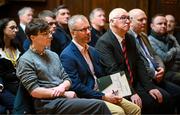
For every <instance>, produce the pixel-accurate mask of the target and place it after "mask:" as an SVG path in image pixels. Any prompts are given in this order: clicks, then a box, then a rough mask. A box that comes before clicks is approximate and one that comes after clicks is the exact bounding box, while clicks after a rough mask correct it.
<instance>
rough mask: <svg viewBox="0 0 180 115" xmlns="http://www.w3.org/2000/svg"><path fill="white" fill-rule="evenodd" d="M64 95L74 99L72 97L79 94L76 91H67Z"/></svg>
mask: <svg viewBox="0 0 180 115" xmlns="http://www.w3.org/2000/svg"><path fill="white" fill-rule="evenodd" d="M64 97H66V98H69V99H72V98H76V97H77V95H76V93H75V92H74V91H66V92H65V93H64Z"/></svg>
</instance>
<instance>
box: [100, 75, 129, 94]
mask: <svg viewBox="0 0 180 115" xmlns="http://www.w3.org/2000/svg"><path fill="white" fill-rule="evenodd" d="M97 83H98V87H99V90H100V91H101V92H103V93H112V94H114V95H119V96H122V97H124V96H128V95H131V94H132V93H131V90H130V87H129V83H128V81H127V78H126V75H125V73H124V71H122V72H118V73H115V74H112V75H108V76H103V77H101V78H98V79H97Z"/></svg>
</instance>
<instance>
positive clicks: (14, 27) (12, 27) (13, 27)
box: [8, 26, 19, 30]
mask: <svg viewBox="0 0 180 115" xmlns="http://www.w3.org/2000/svg"><path fill="white" fill-rule="evenodd" d="M8 28H10V29H11V30H15V29H16V30H19V29H18V27H17V26H10V27H8Z"/></svg>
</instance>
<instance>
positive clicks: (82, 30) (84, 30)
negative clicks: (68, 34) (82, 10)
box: [74, 27, 92, 32]
mask: <svg viewBox="0 0 180 115" xmlns="http://www.w3.org/2000/svg"><path fill="white" fill-rule="evenodd" d="M87 30H89V31H91V30H92V27H87V28H82V29H74V31H80V32H86V31H87Z"/></svg>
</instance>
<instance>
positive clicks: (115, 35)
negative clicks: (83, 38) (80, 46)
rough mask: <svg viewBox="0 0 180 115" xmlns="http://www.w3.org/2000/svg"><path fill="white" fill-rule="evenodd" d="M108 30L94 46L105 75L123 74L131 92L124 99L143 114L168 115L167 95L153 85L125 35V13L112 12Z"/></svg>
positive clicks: (126, 22)
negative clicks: (137, 107)
mask: <svg viewBox="0 0 180 115" xmlns="http://www.w3.org/2000/svg"><path fill="white" fill-rule="evenodd" d="M109 27H110V30H108V31H107V32H106V33H105V34H104V35H103V36H102V37H100V39H99V40H98V41H97V43H96V46H95V47H96V49H97V50H98V51H99V53H100V54H101V58H102V63H103V64H104V65H105V66H106V72H108V73H109V74H111V73H114V72H117V71H125V73H126V76H127V79H128V81H129V85H130V87H131V89H132V92H133V94H132V95H131V96H129V97H126V98H127V99H129V100H131V101H132V102H134V103H135V104H137V105H139V106H140V107H142V113H148V114H149V113H170V111H169V109H168V108H167V106H168V104H169V94H168V93H166V92H164V91H163V90H162V89H160V88H157V86H156V85H155V84H154V83H153V82H152V79H151V78H150V77H149V76H148V74H147V70H146V69H145V65H144V63H143V60H142V59H141V58H140V56H139V54H138V51H137V48H136V44H135V41H134V39H132V36H131V35H129V34H127V31H128V30H129V27H130V20H129V14H128V13H127V11H126V10H124V9H122V8H116V9H114V10H112V11H111V13H110V14H109ZM124 42H125V43H124ZM164 100H168V101H164ZM163 110H164V111H163Z"/></svg>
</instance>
